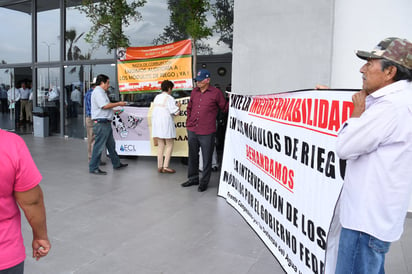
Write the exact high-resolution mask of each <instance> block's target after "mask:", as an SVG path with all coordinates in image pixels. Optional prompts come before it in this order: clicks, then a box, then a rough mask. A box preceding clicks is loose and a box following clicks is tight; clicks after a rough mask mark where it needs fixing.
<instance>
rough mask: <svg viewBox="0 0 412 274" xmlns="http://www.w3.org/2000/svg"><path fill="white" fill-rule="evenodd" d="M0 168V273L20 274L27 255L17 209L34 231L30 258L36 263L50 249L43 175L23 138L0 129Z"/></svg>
mask: <svg viewBox="0 0 412 274" xmlns="http://www.w3.org/2000/svg"><path fill="white" fill-rule="evenodd" d="M0 166H1V168H0V273H12V274H22V273H23V272H24V260H25V258H26V252H25V248H24V243H23V237H22V233H21V215H20V210H19V206H20V208H21V209H22V210H23V212H24V214H25V216H26V219H27V221H28V222H29V224H30V226H31V228H32V231H33V240H32V248H33V251H32V256H33V258H36V259H37V260H39V259H40V258H41V257H44V256H46V255H47V254H48V253H49V251H50V248H51V245H50V241H49V238H48V235H47V224H46V210H45V206H44V201H43V192H42V189H41V188H40V185H39V183H40V181H41V179H42V176H41V174H40V172H39V170H38V169H37V167H36V164H35V163H34V161H33V158H32V157H31V155H30V152H29V150H28V148H27V146H26V144H25V143H24V141H23V139H22V138H21V137H20V136H18V135H16V134H14V133H10V132H7V131H4V130H1V129H0Z"/></svg>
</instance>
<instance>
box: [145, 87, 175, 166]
mask: <svg viewBox="0 0 412 274" xmlns="http://www.w3.org/2000/svg"><path fill="white" fill-rule="evenodd" d="M173 87H174V84H173V82H171V81H169V80H165V81H163V82H162V85H161V88H162V93H160V94H159V95H157V96H156V97H155V99H154V101H153V112H152V137H153V138H157V143H158V146H157V170H158V171H159V172H160V173H175V172H176V171H175V170H174V169H171V168H170V167H169V163H170V157H171V156H172V151H173V144H174V139H175V138H176V128H175V123H174V120H173V116H174V115H178V114H179V113H180V103H177V104H176V101H175V99H174V98H173V97H172V96H171V95H170V94H171V93H172V89H173ZM163 156H164V158H163Z"/></svg>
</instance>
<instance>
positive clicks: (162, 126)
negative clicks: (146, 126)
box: [152, 92, 179, 139]
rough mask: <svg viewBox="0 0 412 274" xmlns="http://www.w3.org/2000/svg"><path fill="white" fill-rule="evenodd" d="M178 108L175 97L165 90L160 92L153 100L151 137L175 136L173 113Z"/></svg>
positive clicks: (164, 137) (167, 137) (166, 137)
mask: <svg viewBox="0 0 412 274" xmlns="http://www.w3.org/2000/svg"><path fill="white" fill-rule="evenodd" d="M178 110H179V108H178V107H177V106H176V101H175V99H174V98H173V97H172V96H170V95H169V94H168V93H167V92H162V93H160V94H159V95H157V96H156V97H155V99H154V100H153V111H152V137H157V138H162V139H170V138H176V128H175V123H174V120H173V116H174V114H175V113H176V112H177V111H178Z"/></svg>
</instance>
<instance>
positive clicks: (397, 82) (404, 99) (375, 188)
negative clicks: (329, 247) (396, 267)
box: [0, 38, 412, 274]
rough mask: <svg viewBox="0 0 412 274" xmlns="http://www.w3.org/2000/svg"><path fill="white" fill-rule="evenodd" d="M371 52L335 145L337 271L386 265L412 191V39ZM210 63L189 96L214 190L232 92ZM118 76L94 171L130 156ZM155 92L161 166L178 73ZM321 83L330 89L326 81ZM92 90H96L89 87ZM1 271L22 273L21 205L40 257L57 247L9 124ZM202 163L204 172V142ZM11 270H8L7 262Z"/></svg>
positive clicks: (101, 103)
mask: <svg viewBox="0 0 412 274" xmlns="http://www.w3.org/2000/svg"><path fill="white" fill-rule="evenodd" d="M356 55H357V56H358V57H359V58H361V59H364V60H365V61H366V64H364V65H363V66H362V67H361V69H360V72H361V74H362V82H363V85H362V90H361V91H359V92H357V93H356V94H354V95H353V97H352V101H353V105H354V108H353V112H352V114H351V117H350V118H349V119H348V120H347V121H346V122H345V123H344V124H343V125H341V128H340V130H339V132H338V137H337V146H336V151H337V154H338V156H339V157H340V158H341V159H343V160H346V163H347V164H346V172H345V178H344V184H343V189H342V193H341V196H340V198H339V205H340V224H341V226H342V229H341V233H340V242H339V248H338V255H337V263H336V269H335V273H338V274H346V273H364V274H374V273H376V274H378V273H384V263H385V254H386V253H387V252H388V250H389V247H390V244H391V242H393V241H396V240H398V239H399V238H400V237H401V234H402V232H403V224H404V220H405V216H406V213H407V210H408V206H409V200H410V197H411V194H412V168H411V167H410V165H411V163H412V43H411V42H409V41H407V40H404V39H399V38H387V39H384V40H383V41H381V42H380V43H379V44H378V45H377V46H376V48H374V49H373V50H372V51H357V52H356ZM210 77H211V75H210V72H209V71H208V70H206V69H202V70H200V71H199V72H198V73H197V75H196V78H195V80H196V87H195V88H194V89H193V91H192V93H191V97H190V100H189V104H188V106H187V122H186V124H187V132H188V146H189V166H188V173H187V181H186V182H184V183H182V186H183V187H190V186H195V185H196V186H198V191H200V192H202V191H205V190H206V189H207V187H208V183H209V180H210V172H211V167H212V164H211V163H212V154H213V150H214V142H215V141H214V140H215V132H216V116H217V114H218V111H219V110H221V111H224V112H226V111H227V110H228V103H227V101H226V99H225V97H224V96H223V93H222V92H221V91H220V90H219V89H217V88H215V87H213V86H211V85H210ZM109 83H110V81H109V78H108V77H107V76H105V75H99V76H97V78H96V80H95V85H96V87H95V88H94V90H93V91H92V92H91V93H90V102H89V104H87V103H86V102H85V105H86V106H87V105H89V106H90V117H89V118H90V121H89V123H90V124H91V126H92V129H93V135H94V146H93V149H92V150H91V152H90V154H91V155H90V156H89V158H90V162H89V172H90V173H92V174H98V175H104V174H106V172H105V171H102V170H100V168H99V165H100V162H101V160H100V158H101V154H102V152H103V150H104V149H105V148H106V149H107V151H108V152H109V157H110V159H111V162H112V165H113V167H114V168H115V169H121V168H124V167H126V166H127V164H123V163H121V162H120V159H119V156H118V155H117V153H116V150H115V141H114V139H113V134H112V128H111V121H112V118H113V112H114V110H113V109H114V108H116V107H120V106H125V105H126V102H122V101H121V102H116V103H112V102H110V100H109V98H108V96H107V93H106V92H107V90H108V87H109ZM161 87H162V93H161V94H159V95H158V96H157V97H156V98H155V100H154V111H153V115H154V116H153V120H152V123H153V137H156V138H157V141H158V156H157V157H158V161H157V169H158V172H161V173H173V172H175V171H174V170H173V169H172V168H170V166H169V165H170V155H171V152H172V150H173V139H174V138H175V134H176V133H175V129H174V123H173V116H174V115H176V114H178V113H179V108H180V105H179V104H176V103H175V100H174V99H173V97H171V95H170V93H171V91H172V89H173V83H172V82H171V81H164V82H163V83H162V86H161ZM320 92H322V91H320ZM86 97H87V95H86ZM0 140H1V142H0V166H1V167H2V168H1V169H0V194H1V196H0V272H1V273H23V262H24V259H25V252H24V245H23V240H22V237H21V232H20V229H21V227H20V226H21V224H20V211H19V209H18V206H17V205H19V206H20V207H21V208H22V209H23V212H24V213H25V216H26V218H27V219H28V221H29V224H30V226H31V227H32V229H33V241H32V247H33V253H32V255H33V257H35V258H37V259H39V258H41V257H43V256H46V255H47V254H48V252H49V250H50V247H51V245H50V242H49V240H48V236H47V227H46V216H45V209H44V203H43V194H42V191H41V188H40V186H39V182H40V181H41V175H40V173H39V172H38V170H37V168H36V166H35V164H34V162H33V160H32V158H31V156H30V153H29V152H28V149H27V147H26V145H25V144H24V141H23V140H22V139H21V138H20V137H18V136H17V135H15V134H13V133H8V132H5V131H2V130H0ZM200 149H201V151H202V153H201V155H202V156H201V157H202V158H203V172H202V174H201V176H200V175H199V150H200ZM3 271H4V272H3Z"/></svg>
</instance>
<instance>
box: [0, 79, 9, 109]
mask: <svg viewBox="0 0 412 274" xmlns="http://www.w3.org/2000/svg"><path fill="white" fill-rule="evenodd" d="M0 104H1V113H7V112H8V110H9V104H8V102H7V90H6V86H4V85H2V86H0Z"/></svg>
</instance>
